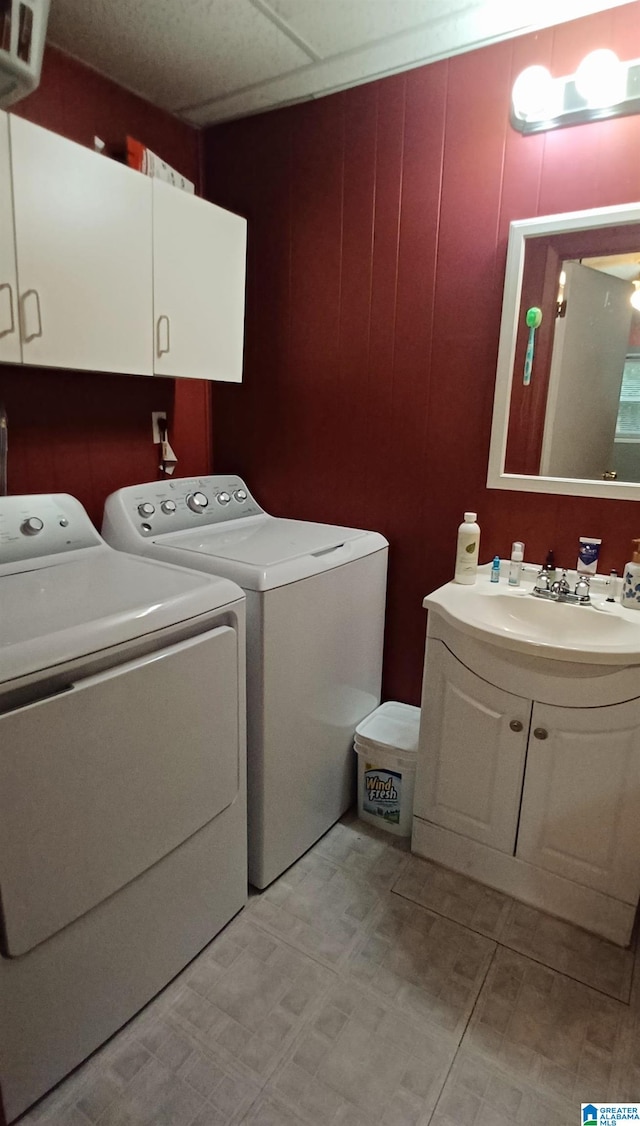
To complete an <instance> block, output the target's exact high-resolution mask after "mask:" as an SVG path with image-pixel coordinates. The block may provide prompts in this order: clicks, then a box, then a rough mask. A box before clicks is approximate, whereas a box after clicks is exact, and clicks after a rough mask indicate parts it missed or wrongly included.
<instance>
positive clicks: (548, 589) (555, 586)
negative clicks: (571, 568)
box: [532, 567, 591, 606]
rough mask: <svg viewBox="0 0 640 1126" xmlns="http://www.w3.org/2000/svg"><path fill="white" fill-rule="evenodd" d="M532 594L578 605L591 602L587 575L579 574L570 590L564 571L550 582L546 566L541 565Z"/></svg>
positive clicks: (553, 600) (585, 604) (586, 604)
mask: <svg viewBox="0 0 640 1126" xmlns="http://www.w3.org/2000/svg"><path fill="white" fill-rule="evenodd" d="M532 594H534V595H535V596H536V598H546V599H549V600H550V601H552V602H570V603H574V604H576V605H578V606H588V605H589V603H590V602H591V593H590V586H589V576H588V575H581V576H580V578H579V579H578V581H577V583H576V585H575V590H573V591H572V590H571V586H570V584H569V580H568V579H567V572H566V571H563V572H562V576H561V578H559V579H556V581H555V582H553V583H550V582H549V573H548V571H547V568H546V567H543V568H542V570H541V571H540V572H539V573H538V577H537V579H536V581H535V585H534V588H533V591H532Z"/></svg>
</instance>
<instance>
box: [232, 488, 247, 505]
mask: <svg viewBox="0 0 640 1126" xmlns="http://www.w3.org/2000/svg"><path fill="white" fill-rule="evenodd" d="M233 495H234V497H235V498H236V500H239V501H240V504H242V502H243V501H245V500H246V499H247V494H246V493H245V491H244V489H236V491H235V493H234V494H233Z"/></svg>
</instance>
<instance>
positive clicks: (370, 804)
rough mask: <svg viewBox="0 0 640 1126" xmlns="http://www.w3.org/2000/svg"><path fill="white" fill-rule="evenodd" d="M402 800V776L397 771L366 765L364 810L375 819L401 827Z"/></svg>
mask: <svg viewBox="0 0 640 1126" xmlns="http://www.w3.org/2000/svg"><path fill="white" fill-rule="evenodd" d="M401 799H402V775H401V774H399V773H398V771H397V770H384V769H381V768H380V767H377V766H372V764H371V763H369V762H368V763H366V765H365V769H364V794H363V798H362V808H363V809H364V810H365V811H366V812H367V813H370V814H372V815H373V816H374V817H381V818H382V820H383V821H389V822H391V823H392V824H393V825H399V824H400V805H401Z"/></svg>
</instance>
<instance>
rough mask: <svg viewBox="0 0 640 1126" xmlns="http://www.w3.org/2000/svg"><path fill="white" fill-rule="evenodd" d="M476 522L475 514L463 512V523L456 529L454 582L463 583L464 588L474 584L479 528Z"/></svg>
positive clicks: (476, 568)
mask: <svg viewBox="0 0 640 1126" xmlns="http://www.w3.org/2000/svg"><path fill="white" fill-rule="evenodd" d="M476 520H477V513H476V512H465V514H464V521H463V522H462V524H461V525H460V527H459V528H458V544H457V548H456V570H455V575H454V582H456V583H463V584H464V585H466V586H471V585H472V584H473V583H475V581H476V573H477V570H478V548H479V547H480V527H479V525H478V524H477V523H476Z"/></svg>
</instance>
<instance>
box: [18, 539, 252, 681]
mask: <svg viewBox="0 0 640 1126" xmlns="http://www.w3.org/2000/svg"><path fill="white" fill-rule="evenodd" d="M62 560H64V561H62ZM242 597H243V594H242V591H241V590H240V589H239V588H238V587H237V586H235V585H234V584H233V583H231V582H229V581H228V580H226V579H221V578H217V577H216V576H214V575H205V574H201V573H199V572H195V571H191V570H186V569H184V568H182V567H176V566H174V565H172V564H170V563H160V562H157V561H156V560H147V559H141V558H139V557H138V556H132V555H125V554H124V553H123V552H119V551H114V550H113V549H112V548H110V547H107V546H106V544H105V545H100V546H98V547H93V548H86V549H84V550H81V551H79V552H76V553H74V557H73V558H71V557H70V556H66V557H61V556H57V557H55V559H52V561H51V565H49V566H46V565H45V566H41V567H39V568H37V569H33V570H28V571H18V572H14V573H13V574H4V575H2V576H0V606H1V608H2V609H1V616H2V617H1V628H0V684H1V683H3V682H6V681H9V680H16V679H18V678H19V677H22V676H26V675H27V674H29V673H33V672H37V671H40V670H45V669H50V668H52V667H53V666H55V665H60V664H62V663H64V662H66V661H69V660H73V659H75V658H77V657H82V656H84V655H86V654H88V653H95V652H97V651H99V650H101V649H106V648H109V647H111V646H113V645H119V644H122V643H123V642H125V641H130V640H133V639H135V638H137V637H142V636H144V635H145V634H149V633H153V632H154V631H155V630H159V629H163V628H164V627H166V626H171V625H174V624H177V623H179V622H184V621H187V620H189V619H191V618H194V617H198V616H199V615H201V614H205V613H207V612H210V611H212V610H217V609H219V608H221V607H223V606H226V605H228V604H229V603H231V602H235V601H237V600H238V599H241V598H242Z"/></svg>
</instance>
